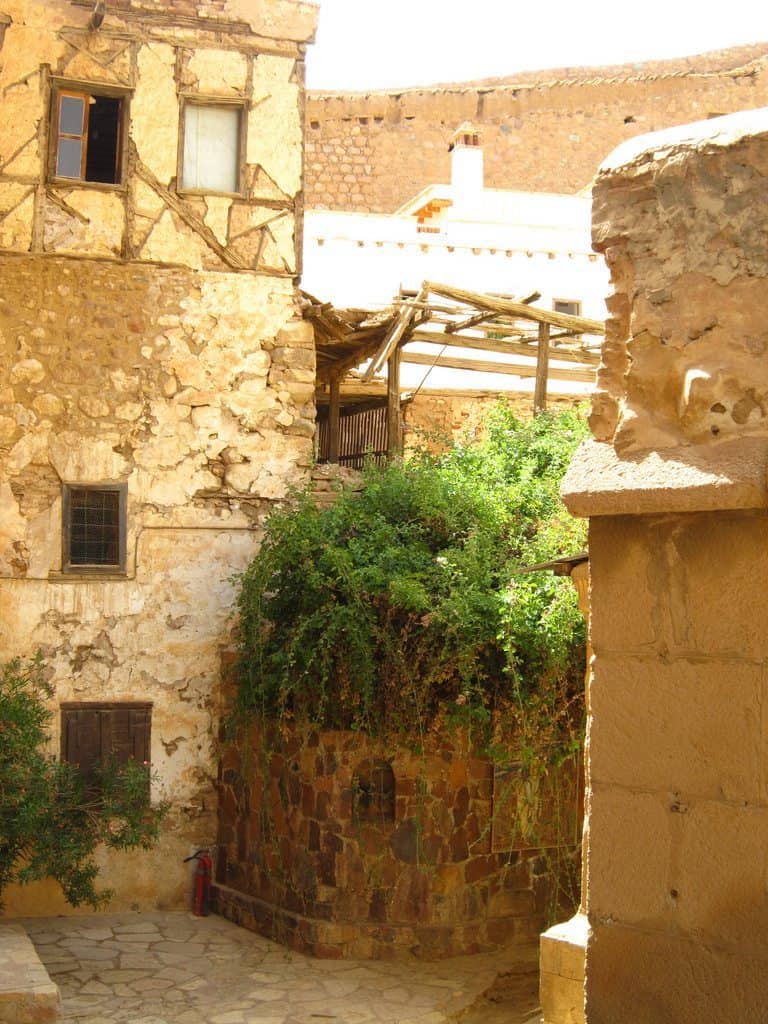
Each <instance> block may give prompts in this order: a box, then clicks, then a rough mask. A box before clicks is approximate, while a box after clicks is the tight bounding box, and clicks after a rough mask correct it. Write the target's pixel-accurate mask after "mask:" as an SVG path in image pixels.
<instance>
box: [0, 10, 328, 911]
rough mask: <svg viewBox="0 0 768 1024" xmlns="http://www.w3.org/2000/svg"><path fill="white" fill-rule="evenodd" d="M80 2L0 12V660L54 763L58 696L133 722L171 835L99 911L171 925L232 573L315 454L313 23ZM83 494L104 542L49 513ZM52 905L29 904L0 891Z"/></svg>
mask: <svg viewBox="0 0 768 1024" xmlns="http://www.w3.org/2000/svg"><path fill="white" fill-rule="evenodd" d="M93 9H94V5H93V3H92V2H90V0H88V2H85V0H49V2H45V3H43V2H33V0H0V95H2V115H3V126H4V127H3V132H2V135H0V339H1V349H0V657H2V659H3V660H5V659H6V658H9V657H11V656H14V655H29V654H31V653H33V652H34V651H35V650H38V649H40V650H42V651H43V653H44V655H45V658H46V664H47V665H48V666H49V667H50V671H51V672H52V682H53V683H54V685H55V687H56V696H55V701H54V705H53V707H54V709H55V710H56V711H57V714H56V717H55V719H54V722H55V724H56V733H57V735H55V736H54V745H55V750H56V752H58V750H59V736H58V723H59V720H60V719H59V715H58V705H59V704H60V703H61V702H68V704H69V705H71V706H72V707H75V708H76V707H78V706H82V707H87V706H88V704H89V703H90V704H92V703H94V702H95V703H97V704H98V703H101V704H103V705H108V706H110V707H111V706H117V705H125V706H129V705H132V704H139V703H140V704H141V705H142V706H146V705H149V706H150V710H151V724H150V740H149V742H150V752H151V761H152V765H153V767H154V769H155V770H156V772H157V784H156V795H157V796H159V797H167V798H169V799H170V800H171V802H172V813H171V818H170V821H169V824H168V825H167V827H166V829H165V834H164V838H163V840H162V843H161V845H160V846H159V848H157V849H156V850H155V851H154V852H152V853H150V854H145V853H141V854H132V855H130V856H126V855H123V856H121V857H119V858H117V859H115V860H114V862H113V863H110V864H108V865H107V870H106V876H105V881H106V882H107V883H108V884H112V885H114V886H115V887H116V888H117V891H118V895H117V898H116V900H115V902H114V904H113V906H114V907H115V909H120V908H123V907H132V908H139V907H142V908H145V907H152V906H157V907H167V906H176V905H179V904H180V902H181V901H182V900H183V899H184V898H185V894H186V887H187V879H186V874H185V869H184V868H183V867H182V864H181V861H182V858H183V857H185V856H186V855H188V854H189V853H190V852H191V849H194V848H195V846H203V845H205V844H206V843H210V842H212V841H213V839H214V837H215V810H216V801H215V793H214V784H213V780H214V776H215V766H214V754H213V740H214V737H215V734H216V731H217V711H218V697H217V694H218V679H219V645H220V643H221V640H222V637H223V636H225V632H226V628H227V618H228V615H229V612H230V608H231V603H232V582H231V578H232V575H233V574H234V573H236V572H237V571H239V570H241V569H242V568H243V567H244V566H245V565H246V564H247V562H248V560H249V558H250V557H251V555H252V553H253V552H254V549H255V547H256V545H257V544H258V541H259V536H260V533H259V530H260V523H261V522H262V519H263V516H264V514H265V512H266V510H267V509H268V508H269V506H270V503H272V502H273V501H274V500H275V499H279V498H281V497H283V496H284V495H285V494H286V491H287V488H288V487H289V486H290V485H291V484H292V483H295V482H297V481H299V480H301V479H303V478H304V476H305V474H306V472H307V470H308V467H309V466H310V462H311V458H312V438H313V431H314V416H315V410H314V400H313V391H314V351H313V341H312V336H311V332H310V330H309V329H308V328H307V326H306V325H305V324H303V323H302V322H301V320H300V318H299V315H298V312H297V305H296V282H297V273H298V269H299V268H298V253H299V251H300V243H301V230H300V229H301V211H302V130H303V104H304V91H303V66H304V54H305V48H306V43H307V42H308V41H310V40H311V38H312V35H313V33H314V29H315V24H316V17H317V11H316V7H315V5H314V4H311V3H303V2H300V0H264V2H261V3H258V4H254V3H248V2H246V0H171V2H170V3H162V2H159V0H109V2H108V3H107V5H106V16H105V18H104V20H103V23H102V24H101V25H100V26H99V25H97V24H96V21H97V20H98V19H92V13H93ZM85 108H87V110H88V113H87V116H86V115H84V114H83V110H84V109H85ZM211 124H213V125H214V130H213V135H211V130H209V129H210V125H211ZM222 124H223V125H224V126H225V127H224V128H223V129H221V128H220V126H221V125H222ZM206 125H208V126H209V127H208V128H206V127H205V126H206ZM217 126H218V127H217ZM227 126H228V127H227ZM220 130H221V131H224V132H225V134H226V132H227V131H231V134H232V141H231V145H230V147H229V150H228V151H226V152H225V150H226V146H224V145H222V144H221V142H220V141H218V142H214V144H212V143H211V141H210V140H211V138H213V139H214V140H216V139H217V138H219V136H216V134H215V133H216V131H220ZM206 132H208V134H206ZM110 139H111V140H112V141H110ZM227 161H229V163H228V164H227V166H226V167H224V166H223V165H224V164H226V163H227ZM225 172H226V173H225ZM227 175H228V176H229V177H227ZM115 496H116V497H115ZM96 500H98V501H102V500H103V501H104V502H106V505H107V506H108V507H109V509H110V510H111V511H110V515H113V516H114V517H119V524H118V523H117V518H116V519H115V525H114V531H115V532H114V551H113V549H112V548H110V546H109V545H110V544H111V543H112V541H111V540H110V541H109V543H108V542H107V541H102V542H100V543H101V545H102V546H101V547H99V542H98V536H105V537H106V536H107V533H103V534H102V535H97V543H96V546H95V547H89V544H91V541H90V540H89V539H88V537H86V538H85V539H83V536H82V535H81V534H82V530H83V529H85V527H83V524H82V522H81V521H80V520H79V519H77V516H76V515H75V513H74V512H72V509H73V508H79V507H80V506H79V505H78V503H83V502H84V503H85V505H86V506H88V507H89V508H90V504H92V503H93V501H96ZM89 503H90V504H89ZM90 514H91V513H90V512H89V513H87V515H90ZM106 521H107V520H106V519H105V522H106ZM91 522H92V520H91V519H88V520H87V524H88V525H87V529H89V530H90V529H91V525H90V524H91ZM109 522H112V520H109ZM107 529H108V528H107V527H104V530H105V531H106V530H107ZM78 531H80V532H78ZM109 536H111V535H109ZM118 544H119V545H120V547H121V553H120V554H116V553H115V552H116V551H117V547H118ZM93 551H97V555H96V556H94V555H93ZM94 557H96V558H97V561H99V564H96V565H94V564H91V563H92V562H93V559H94ZM104 713H105V714H107V715H108V714H110V713H111V712H110V711H109V710H107V711H105V712H104ZM62 742H63V739H62ZM62 906H63V901H62V900H61V898H60V895H59V894H57V893H56V892H54V891H53V890H52V888H51V887H49V886H38V887H30V888H29V889H27V890H24V891H20V892H19V893H9V894H8V899H7V908H8V911H9V912H11V913H13V912H19V911H25V912H30V913H34V912H41V911H44V912H47V913H52V912H57V911H58V910H59V909H61V908H62Z"/></svg>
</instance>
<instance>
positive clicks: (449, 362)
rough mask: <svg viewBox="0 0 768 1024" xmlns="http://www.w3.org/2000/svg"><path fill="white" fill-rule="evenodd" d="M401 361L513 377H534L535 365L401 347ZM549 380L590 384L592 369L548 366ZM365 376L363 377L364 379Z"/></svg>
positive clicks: (592, 378) (592, 376)
mask: <svg viewBox="0 0 768 1024" xmlns="http://www.w3.org/2000/svg"><path fill="white" fill-rule="evenodd" d="M402 361H403V362H404V363H416V364H417V365H420V366H442V367H445V368H447V369H449V370H474V371H475V372H477V373H503V374H507V375H511V376H513V377H535V376H536V366H535V365H533V364H532V363H510V362H507V363H500V362H495V361H492V360H490V359H461V358H459V357H456V356H433V355H428V354H427V353H425V352H409V351H408V349H407V348H406V349H403V356H402ZM548 376H549V379H550V380H567V381H579V382H580V383H583V384H591V383H592V381H593V380H594V379H595V374H594V371H593V370H591V369H589V368H588V367H586V366H573V367H564V366H563V367H560V366H557V367H555V366H550V367H549V374H548ZM364 379H365V378H363V380H364Z"/></svg>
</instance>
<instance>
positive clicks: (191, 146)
mask: <svg viewBox="0 0 768 1024" xmlns="http://www.w3.org/2000/svg"><path fill="white" fill-rule="evenodd" d="M241 126H242V108H241V107H239V106H234V105H221V106H213V105H203V104H199V103H191V102H187V103H185V104H184V151H183V155H182V169H181V186H182V188H184V189H196V190H199V191H203V192H239V191H240V135H241Z"/></svg>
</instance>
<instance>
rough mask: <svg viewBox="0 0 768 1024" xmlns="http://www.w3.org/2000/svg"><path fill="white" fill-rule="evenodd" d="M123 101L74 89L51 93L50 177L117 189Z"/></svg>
mask: <svg viewBox="0 0 768 1024" xmlns="http://www.w3.org/2000/svg"><path fill="white" fill-rule="evenodd" d="M124 107H125V97H124V96H112V95H110V96H107V95H99V94H98V93H95V92H87V91H85V90H83V91H79V90H75V89H57V90H56V91H55V92H54V104H53V123H52V126H51V128H52V131H51V140H52V158H51V173H52V174H53V176H54V177H56V178H70V179H71V180H73V181H90V182H98V183H101V184H105V185H119V184H120V182H121V180H122V134H123V122H124V118H125V114H124Z"/></svg>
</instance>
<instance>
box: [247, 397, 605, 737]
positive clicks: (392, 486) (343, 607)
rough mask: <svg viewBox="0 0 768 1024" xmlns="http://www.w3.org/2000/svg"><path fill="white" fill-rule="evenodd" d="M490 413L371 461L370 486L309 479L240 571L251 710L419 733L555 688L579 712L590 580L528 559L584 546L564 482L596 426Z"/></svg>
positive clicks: (483, 721) (526, 704)
mask: <svg viewBox="0 0 768 1024" xmlns="http://www.w3.org/2000/svg"><path fill="white" fill-rule="evenodd" d="M486 428H487V429H486V431H485V434H484V436H483V438H482V439H481V440H480V441H476V442H473V443H470V442H467V443H465V444H459V445H455V446H453V447H452V448H450V449H449V450H448V451H447V452H445V453H444V454H441V455H438V456H435V455H430V454H428V453H426V452H421V453H418V454H416V455H414V456H412V457H411V458H409V459H408V460H407V461H404V462H402V463H395V464H393V465H389V466H387V467H384V468H378V467H375V466H370V467H368V469H367V470H366V473H365V486H364V488H363V490H362V492H361V493H359V494H356V493H344V494H341V495H340V496H339V498H338V501H337V502H336V503H335V504H334V505H333V506H332V507H330V508H324V509H319V508H317V507H316V505H315V504H314V502H313V501H312V498H311V496H310V495H309V494H302V495H299V496H297V499H296V501H295V503H294V504H292V505H291V507H289V508H283V509H280V510H278V511H276V512H274V513H273V514H272V516H271V517H270V519H269V521H268V524H267V530H266V537H265V540H264V543H263V545H262V548H261V550H260V552H259V554H258V555H257V557H256V558H255V559H254V561H253V562H252V563H251V565H250V566H249V568H248V569H247V570H246V572H245V573H244V574H243V576H242V579H241V584H242V585H241V590H240V597H239V610H240V628H241V673H240V691H239V711H240V712H241V713H243V714H246V715H249V714H250V715H252V714H253V713H263V714H267V715H277V716H280V715H289V716H296V717H306V718H309V719H310V720H312V721H314V722H316V723H318V724H320V725H323V726H326V727H331V728H355V729H365V730H368V731H372V732H390V731H397V732H401V733H406V734H410V735H411V736H414V735H415V737H416V738H418V737H419V736H421V737H422V738H423V736H424V734H425V733H426V731H427V730H428V729H429V728H430V727H431V726H432V725H433V724H434V723H435V722H436V720H438V719H443V718H446V717H447V718H449V719H452V720H454V721H457V722H462V723H466V724H473V725H475V726H482V727H483V728H484V729H485V731H486V736H487V738H490V731H491V728H492V723H494V722H496V723H497V722H498V716H499V714H500V713H511V714H512V715H513V717H515V715H516V714H517V712H518V711H519V710H520V709H522V708H530V707H531V706H534V705H536V704H537V702H538V703H541V701H542V700H543V706H546V707H549V706H550V705H551V704H552V701H553V700H555V703H556V705H557V709H558V712H557V715H556V720H558V721H560V720H563V719H564V718H569V716H570V711H569V710H568V709H569V708H570V706H571V702H572V700H573V699H576V697H577V695H578V693H579V692H580V690H581V682H582V678H583V648H582V644H583V620H582V617H581V615H580V614H579V612H578V608H577V605H576V597H575V592H574V589H573V587H572V585H571V584H570V582H569V581H568V580H567V579H563V578H559V577H555V576H553V575H552V574H550V573H543V572H537V573H532V574H517V570H518V569H520V568H521V567H523V566H525V565H529V564H531V563H536V562H540V561H545V560H547V559H550V558H553V557H557V556H561V555H563V554H570V553H573V552H574V551H577V550H579V549H580V548H581V547H582V546H583V544H584V528H583V525H582V524H581V523H579V522H577V521H575V520H574V519H572V518H571V517H570V516H569V515H568V514H567V512H566V511H565V508H564V507H563V505H562V503H561V501H560V498H559V486H560V482H561V479H562V476H563V473H564V472H565V469H566V467H567V465H568V463H569V461H570V458H571V455H572V454H573V451H574V450H575V447H576V445H577V444H578V442H579V441H580V440H581V438H582V437H583V436H584V433H585V428H584V424H583V421H582V419H581V418H580V417H579V416H578V415H577V414H575V413H565V414H561V415H558V416H547V415H545V416H539V417H537V418H536V419H535V420H533V421H531V422H525V423H524V422H521V421H519V420H517V419H516V418H515V417H514V415H513V414H512V412H511V411H510V410H509V408H508V407H506V406H505V405H503V404H501V405H499V406H498V407H497V408H496V409H495V411H494V412H493V413H492V415H491V416H490V419H489V421H488V423H487V425H486ZM542 694H546V695H548V696H547V697H546V699H545V698H543V697H542V696H541V695H542ZM552 694H556V695H557V696H556V699H555V698H553V697H552ZM516 709H517V710H516ZM494 728H495V726H494ZM564 735H565V733H564V734H563V736H564ZM558 737H559V733H558V730H557V729H555V730H554V732H553V735H552V737H551V738H552V742H553V743H560V745H561V746H562V742H561V741H562V737H560V738H558Z"/></svg>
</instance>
